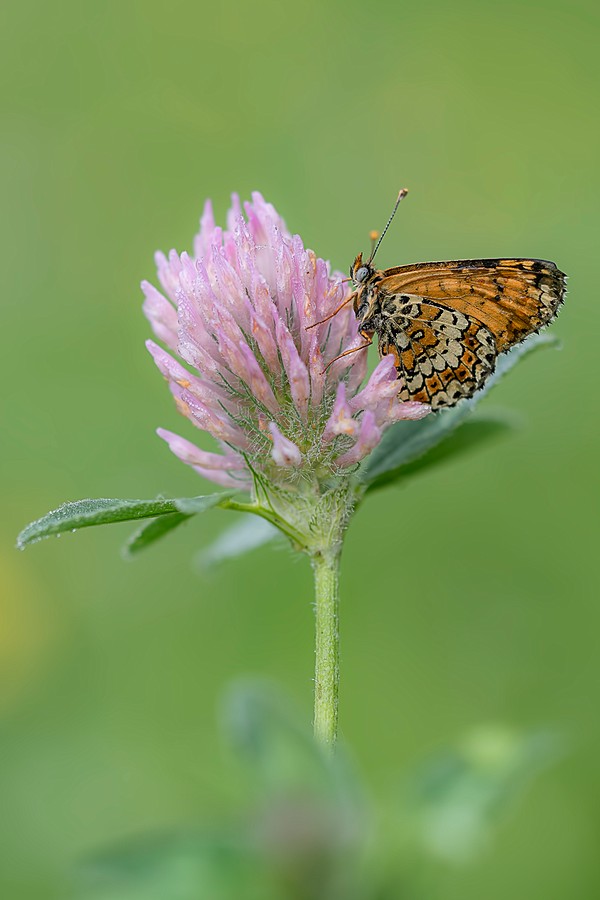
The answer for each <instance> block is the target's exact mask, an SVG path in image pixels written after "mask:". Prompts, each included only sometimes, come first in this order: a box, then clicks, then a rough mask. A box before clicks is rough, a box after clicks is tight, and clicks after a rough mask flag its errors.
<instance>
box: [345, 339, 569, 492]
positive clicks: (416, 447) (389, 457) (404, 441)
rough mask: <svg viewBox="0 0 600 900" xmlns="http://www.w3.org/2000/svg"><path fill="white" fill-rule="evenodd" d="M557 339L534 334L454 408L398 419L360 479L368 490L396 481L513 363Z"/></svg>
mask: <svg viewBox="0 0 600 900" xmlns="http://www.w3.org/2000/svg"><path fill="white" fill-rule="evenodd" d="M557 343H558V342H557V341H556V339H555V338H553V337H551V336H550V335H543V334H537V335H532V336H531V337H530V338H528V339H527V340H526V341H523V343H522V344H519V345H518V346H517V347H513V349H512V350H511V351H510V352H509V353H503V354H502V355H501V356H499V357H498V361H497V363H496V371H495V372H494V374H493V375H492V376H491V377H490V378H488V380H487V382H486V384H485V386H484V387H483V388H482V390H480V391H478V392H477V393H476V394H475V396H474V397H470V398H469V399H468V400H462V401H461V402H460V403H458V404H457V405H456V406H454V407H452V409H448V410H443V411H441V412H438V413H433V414H431V415H429V416H426V417H425V418H424V419H418V420H416V421H404V422H398V423H397V424H396V425H393V426H392V427H391V428H390V429H388V431H386V433H385V435H384V436H383V439H382V441H381V443H380V444H379V446H377V447H376V448H375V450H374V451H373V453H371V455H370V456H369V457H368V459H367V461H366V463H365V464H364V466H363V468H362V470H361V474H360V478H361V481H362V483H363V484H364V485H365V486H366V488H367V490H371V489H372V488H374V487H380V486H381V485H383V484H386V483H387V482H389V481H391V480H394V479H395V478H396V476H397V475H398V474H399V473H400V470H401V469H402V468H403V467H404V466H407V465H408V464H409V463H413V462H414V461H415V460H417V459H419V458H420V457H423V456H424V455H425V454H426V453H428V451H430V450H432V448H433V447H436V446H437V445H438V444H440V443H442V441H445V440H446V439H447V438H448V437H449V436H450V435H451V434H452V433H453V432H454V431H456V429H457V428H458V427H459V426H460V425H462V424H463V423H464V422H465V420H466V419H467V417H468V416H470V414H471V412H472V411H473V409H474V408H475V407H476V406H477V404H478V403H479V401H480V400H481V399H482V398H483V397H484V396H485V395H486V394H487V393H488V391H489V390H490V389H491V388H492V387H493V386H494V385H495V384H496V383H497V382H498V381H499V380H500V379H501V378H502V377H503V376H504V375H505V374H506V373H507V372H509V371H510V369H512V368H513V366H515V365H516V363H517V362H519V360H520V359H522V358H523V357H524V356H526V355H527V354H529V353H531V352H532V351H533V350H537V349H539V348H541V347H555V346H556V345H557Z"/></svg>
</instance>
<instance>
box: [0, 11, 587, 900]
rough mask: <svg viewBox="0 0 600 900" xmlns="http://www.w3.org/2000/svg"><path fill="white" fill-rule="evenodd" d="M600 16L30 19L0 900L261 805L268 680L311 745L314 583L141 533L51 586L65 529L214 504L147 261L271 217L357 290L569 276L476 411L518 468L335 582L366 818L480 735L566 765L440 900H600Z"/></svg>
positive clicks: (204, 537) (345, 700)
mask: <svg viewBox="0 0 600 900" xmlns="http://www.w3.org/2000/svg"><path fill="white" fill-rule="evenodd" d="M597 9H598V7H597V4H596V3H594V2H591V0H590V2H580V0H575V2H553V0H548V2H545V3H540V2H525V3H522V2H519V3H517V2H514V3H501V4H481V3H474V2H473V3H471V2H466V0H463V2H459V3H457V4H447V3H445V2H441V0H437V2H436V0H433V2H423V3H414V2H413V3H410V4H400V3H375V4H366V3H364V2H363V0H361V2H360V3H359V2H355V0H350V2H348V0H344V2H341V0H340V2H325V3H322V2H299V3H294V4H287V3H282V2H260V0H258V2H252V3H240V2H232V3H223V4H218V3H213V4H207V3H203V2H194V3H192V2H187V0H185V2H177V0H171V2H170V3H160V2H149V0H146V2H141V0H138V2H127V0H125V2H100V3H94V4H92V3H87V2H83V3H82V2H78V3H75V2H58V3H53V4H50V3H41V2H20V3H14V2H13V3H8V4H3V8H2V12H1V13H0V17H1V18H0V32H1V33H2V34H3V37H4V48H3V50H2V53H1V55H0V73H1V74H0V81H1V83H2V92H3V96H2V123H1V145H0V147H1V149H0V153H1V162H0V180H1V184H2V194H3V197H2V210H3V215H2V225H1V228H2V234H1V246H2V250H3V258H4V264H3V267H2V304H1V308H2V353H1V357H0V358H1V361H2V367H3V372H2V391H1V401H0V402H1V404H2V413H3V416H2V420H3V421H2V462H3V483H2V500H3V502H2V506H3V515H2V543H1V545H0V590H1V594H2V596H1V601H0V620H1V621H0V807H1V810H2V812H1V816H0V896H2V897H6V898H11V900H13V898H16V900H21V898H23V900H25V898H40V900H42V898H43V900H50V898H57V900H59V898H60V900H64V898H65V896H66V890H67V888H66V884H67V880H66V879H67V873H68V872H69V869H70V868H71V867H72V865H73V863H74V861H75V860H77V859H78V858H79V857H80V856H81V855H85V853H87V852H88V851H90V850H92V849H95V848H96V847H97V846H99V845H103V844H105V843H107V842H114V841H118V840H119V839H121V838H123V837H125V836H128V835H132V834H137V833H139V832H143V831H145V830H147V829H151V828H153V827H156V826H162V825H170V824H175V823H179V822H181V821H183V822H185V821H193V820H195V819H197V818H198V817H200V818H210V817H211V816H213V815H221V813H222V811H223V807H224V806H231V805H232V804H234V803H235V797H234V794H233V791H232V788H231V785H230V783H229V777H230V775H229V773H230V770H229V768H228V764H227V761H226V757H224V755H223V752H222V744H221V739H220V736H219V731H218V728H217V724H216V715H215V710H216V706H217V702H218V698H219V696H220V695H221V693H222V691H223V689H224V687H225V686H226V685H227V684H228V683H229V682H230V680H231V679H232V678H234V677H236V676H239V675H243V674H246V673H256V674H261V675H266V676H268V677H271V678H273V679H274V680H276V681H277V682H278V683H280V684H281V685H282V686H283V687H284V688H285V689H286V690H287V691H288V693H289V694H290V695H291V696H292V698H294V700H295V701H296V702H297V704H298V706H299V708H300V710H301V711H302V712H303V713H304V715H305V716H306V718H307V719H308V718H309V717H310V706H311V687H312V683H311V678H312V664H313V649H312V612H311V579H310V572H309V567H308V565H307V563H306V562H305V561H304V560H295V559H293V558H292V557H291V554H290V553H289V552H288V551H287V550H281V549H280V550H276V549H273V548H264V549H263V550H260V551H258V552H256V553H255V554H254V555H252V556H248V557H245V558H243V559H240V560H238V561H236V562H233V563H231V564H229V565H227V566H226V567H224V568H223V569H221V570H220V571H218V572H216V573H214V574H212V575H210V576H206V575H198V574H195V573H194V572H193V571H192V568H191V564H190V559H191V558H192V556H193V555H194V552H195V551H196V549H197V548H198V547H200V546H201V545H203V544H206V543H207V542H208V541H209V540H210V539H211V537H213V536H214V535H215V534H216V533H217V532H218V531H219V530H221V529H222V528H223V527H225V526H226V525H228V524H230V523H231V522H232V521H233V516H232V514H230V513H225V512H218V511H215V512H212V513H209V514H207V515H206V516H204V517H199V518H198V519H196V520H194V521H193V522H192V523H191V524H190V525H188V526H186V527H185V528H184V529H182V530H181V532H179V533H177V534H176V535H172V536H170V537H169V538H167V539H165V542H164V543H163V544H159V545H157V546H156V548H154V549H153V550H150V551H148V553H147V555H146V556H144V557H140V558H139V559H138V560H137V561H135V562H132V563H128V564H126V563H124V562H121V560H120V559H119V556H118V549H119V546H120V544H121V542H122V541H123V540H124V539H125V537H126V536H127V534H128V526H115V527H114V528H106V529H98V530H90V531H87V532H82V533H81V534H79V535H76V536H74V537H70V536H68V537H64V538H63V539H61V540H60V541H56V540H52V541H48V542H46V543H45V544H41V545H39V546H36V547H34V548H31V549H30V550H28V551H27V552H26V553H24V554H18V553H17V552H16V551H15V550H14V549H13V547H14V538H15V535H16V533H17V531H18V530H19V529H20V528H21V527H22V526H23V525H24V524H25V523H26V522H27V521H29V520H31V519H33V518H36V517H37V516H38V515H41V514H42V513H43V512H46V511H47V510H48V509H51V508H53V507H56V506H57V505H59V503H61V502H62V501H63V500H73V499H77V498H80V497H85V496H92V497H94V496H102V497H111V496H129V497H151V496H154V495H156V493H158V492H160V491H164V492H165V493H168V494H170V495H172V496H181V495H183V496H185V495H190V494H195V493H201V492H202V491H203V490H205V489H206V488H207V485H206V484H205V483H204V482H201V481H199V480H198V478H197V476H195V475H194V473H193V472H192V471H191V470H189V469H188V468H187V467H185V466H183V465H182V464H180V463H179V462H178V461H177V460H176V459H175V458H174V457H172V456H171V455H170V454H169V452H168V450H167V448H166V447H165V446H164V444H163V443H162V442H161V441H160V440H159V439H158V438H156V437H155V436H154V429H155V427H157V426H159V425H162V426H164V427H167V428H172V429H174V430H181V431H182V433H185V434H186V435H187V436H188V437H190V438H192V437H193V434H192V433H191V426H190V427H188V426H187V424H185V423H183V424H182V420H181V419H180V418H179V417H178V416H177V415H176V413H175V411H174V408H173V406H172V403H171V400H170V397H169V394H168V391H167V390H166V387H165V385H164V382H163V381H162V379H161V378H160V376H159V375H158V373H157V372H156V370H155V369H154V367H153V364H152V362H151V360H150V358H149V357H148V355H147V353H146V351H145V349H144V346H143V341H144V339H145V338H146V337H147V336H148V335H149V331H150V329H149V327H148V325H147V324H146V322H145V320H144V318H143V317H142V314H141V308H140V306H141V293H140V291H139V288H138V283H139V281H140V280H141V279H142V278H145V277H147V278H150V279H152V280H154V268H153V261H152V254H153V251H154V250H155V248H162V249H164V250H168V249H169V248H170V247H171V246H174V247H176V248H178V249H179V250H183V249H188V248H189V247H190V245H191V239H192V235H193V233H194V231H195V228H196V224H197V218H198V216H199V214H200V211H201V207H202V204H203V202H204V198H205V197H206V196H211V197H212V198H213V200H214V202H215V206H216V210H217V213H218V214H219V216H221V217H222V216H223V214H224V211H225V209H226V207H227V205H228V196H229V193H230V192H231V191H232V190H237V191H239V192H240V193H241V194H242V195H243V196H248V194H249V192H250V191H251V190H254V189H260V190H261V191H262V192H263V193H264V195H265V196H266V197H267V198H268V199H269V200H271V201H272V202H273V203H275V205H276V206H277V208H278V209H279V211H280V212H281V213H282V214H283V215H284V217H285V218H286V220H287V222H288V225H289V227H290V228H291V229H292V230H293V231H297V232H299V233H300V234H301V235H302V236H303V238H304V239H305V241H306V243H307V244H308V245H309V246H311V247H313V248H314V249H315V250H316V251H317V252H318V253H319V254H320V255H322V256H325V257H328V258H330V259H331V260H332V262H333V264H334V265H335V266H336V267H339V268H342V269H344V270H345V269H346V268H347V266H348V265H349V263H350V261H351V260H352V259H353V257H354V255H355V254H356V252H357V251H358V250H360V249H364V248H365V245H366V244H367V234H368V231H369V230H370V229H372V228H381V227H382V225H383V224H384V222H385V220H386V218H387V215H388V213H389V209H390V207H391V204H392V202H393V200H394V197H395V195H396V192H397V190H398V188H399V187H401V186H407V187H409V188H410V196H409V198H408V200H407V201H405V203H404V204H403V205H402V208H401V210H400V211H399V213H398V216H397V219H396V221H395V223H394V227H393V229H392V231H391V233H390V235H389V236H388V238H386V242H385V244H384V246H383V247H382V249H381V252H380V258H379V262H380V263H381V264H382V265H394V264H399V263H403V262H411V261H420V260H433V259H445V258H464V257H482V256H483V257H485V256H510V255H515V256H521V255H532V256H540V257H544V258H549V259H554V260H556V262H557V263H558V264H559V266H560V267H561V268H562V269H563V270H564V271H566V272H567V273H568V274H569V275H570V281H569V287H570V293H569V296H568V299H567V303H566V306H565V308H564V310H563V312H562V313H561V316H560V320H559V322H558V323H557V325H556V326H555V327H554V329H553V330H554V332H555V333H556V334H557V335H559V336H560V338H561V339H562V341H563V345H564V346H563V350H562V351H561V352H546V353H543V354H539V355H536V356H534V357H532V358H531V359H529V360H527V361H526V362H525V363H523V365H522V366H520V367H519V368H518V369H517V370H516V371H515V372H514V373H513V374H512V375H511V376H510V377H509V378H508V379H507V380H506V381H504V382H503V383H502V384H501V385H500V386H499V387H498V388H496V389H495V390H494V392H493V393H492V395H491V396H490V397H489V398H487V399H486V400H485V408H486V409H487V410H488V411H492V410H493V409H496V408H498V407H503V408H508V409H509V410H512V411H514V413H515V415H517V416H518V417H520V418H521V419H522V420H523V421H524V427H523V429H522V430H521V431H519V432H518V433H517V434H516V435H515V436H513V437H512V438H510V439H508V440H504V441H503V442H500V443H498V444H494V445H493V446H488V447H486V448H485V449H483V450H481V452H479V453H475V454H473V455H471V456H468V457H465V458H464V459H462V460H460V461H455V462H453V463H451V464H448V465H447V466H446V467H442V468H439V469H436V470H435V471H432V473H431V474H429V475H423V476H420V477H418V478H415V480H414V481H413V482H411V483H410V484H409V485H408V486H406V487H404V488H402V489H400V488H397V489H390V490H387V491H382V492H381V493H378V494H376V495H374V496H373V497H372V498H371V499H370V501H369V503H368V504H366V505H365V507H364V508H363V509H362V510H361V511H360V513H359V515H358V516H357V518H356V519H355V521H354V522H353V524H352V527H351V530H350V533H349V535H348V540H347V545H346V551H345V562H344V568H343V575H342V592H343V594H342V616H343V618H342V642H343V646H342V654H343V659H342V664H343V682H342V697H341V721H342V730H343V734H344V737H345V738H346V740H347V742H348V743H349V744H350V746H351V747H352V750H353V753H354V754H355V757H356V759H357V761H358V764H359V766H360V767H361V768H362V770H363V771H364V773H365V777H366V779H367V782H368V783H369V785H370V787H371V789H372V790H373V791H374V792H375V793H376V794H378V795H381V796H384V795H385V794H386V792H387V789H388V785H389V784H390V783H391V781H392V780H393V779H394V778H395V777H396V775H397V773H398V772H399V771H400V770H401V769H402V768H403V767H406V766H407V765H409V764H411V763H414V762H415V761H417V760H419V759H420V758H421V757H422V756H424V755H426V754H427V753H429V752H431V751H432V750H435V748H437V747H438V746H439V745H441V744H443V743H444V742H446V741H447V740H450V739H452V738H454V737H456V736H460V735H461V734H462V733H463V732H464V731H465V730H467V729H469V728H471V727H473V726H478V725H481V724H485V723H488V722H492V723H493V722H499V723H506V724H509V725H514V726H516V727H523V728H531V727H536V726H548V725H549V726H551V727H554V728H555V729H558V730H559V731H561V732H562V733H563V734H565V735H566V738H567V742H568V746H569V752H568V754H567V756H566V757H565V758H564V760H563V761H562V762H561V763H559V764H558V765H557V766H556V767H555V768H554V769H553V770H552V771H551V772H549V773H548V774H545V775H544V776H543V777H542V778H541V779H539V780H538V782H537V783H536V785H535V787H534V788H533V790H532V791H531V792H530V793H529V794H528V795H527V798H526V800H525V802H524V803H523V804H522V805H521V807H520V808H519V810H518V812H517V813H516V814H515V816H514V817H513V819H512V821H511V823H510V824H509V825H508V827H506V828H504V829H503V830H502V832H501V834H500V837H499V839H498V841H497V842H496V844H495V845H494V848H493V850H491V851H490V852H489V853H487V854H486V855H484V857H483V858H481V859H480V860H479V861H478V862H477V863H476V864H475V865H473V866H471V867H468V868H464V869H458V870H452V871H448V872H447V873H446V874H445V875H444V876H443V896H444V897H445V898H447V900H454V898H457V900H458V898H460V900H479V898H481V897H485V898H486V900H500V898H506V897H511V898H522V900H530V898H532V897H544V898H545V900H558V898H573V897H577V898H592V897H596V896H598V894H599V892H600V877H599V875H598V869H597V845H598V824H599V823H598V817H599V814H598V808H599V800H600V797H599V794H600V787H599V779H598V757H599V753H600V729H599V727H598V683H599V682H598V677H599V674H600V673H599V666H598V631H599V628H600V611H599V610H598V602H597V601H598V591H597V588H596V587H595V585H594V582H595V580H596V572H597V563H598V560H597V554H598V550H597V538H596V535H595V534H594V530H595V526H596V524H597V519H596V516H597V494H596V492H595V486H596V483H597V469H598V459H599V455H598V453H599V443H600V442H599V435H600V432H599V428H598V418H597V417H598V410H597V404H596V402H595V401H596V397H597V356H598V349H597V347H598V337H599V333H600V331H599V329H600V312H599V308H600V304H599V303H598V297H597V285H596V282H597V271H596V267H597V262H596V259H597V247H598V228H597V223H598V216H599V212H598V199H597V197H598V193H597V188H598V175H597V167H598V138H599V131H600V129H599V126H598V117H597V108H598V97H597V95H596V89H595V86H596V83H597V78H598V66H597V59H598V27H597V26H598V12H597Z"/></svg>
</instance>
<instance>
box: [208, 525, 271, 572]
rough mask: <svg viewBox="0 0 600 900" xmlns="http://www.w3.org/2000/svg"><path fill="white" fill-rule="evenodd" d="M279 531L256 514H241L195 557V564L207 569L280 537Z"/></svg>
mask: <svg viewBox="0 0 600 900" xmlns="http://www.w3.org/2000/svg"><path fill="white" fill-rule="evenodd" d="M280 535H281V532H280V531H279V530H278V529H277V528H275V526H274V525H271V523H270V522H267V521H266V519H261V518H259V517H258V516H243V518H241V519H240V520H239V522H235V524H234V525H232V526H231V527H230V528H227V529H226V530H225V531H223V532H222V533H221V534H220V535H219V536H218V538H217V539H216V540H215V541H213V543H212V544H210V545H209V546H208V547H206V548H205V549H204V550H202V551H201V552H200V553H199V554H198V556H197V557H196V563H197V566H198V567H199V568H201V569H209V568H212V567H213V566H217V565H219V564H220V563H222V562H225V561H226V560H228V559H233V558H234V557H236V556H242V554H244V553H250V552H251V551H252V550H256V549H257V548H258V547H262V546H263V545H264V544H268V543H270V541H273V540H275V539H276V538H278V537H280Z"/></svg>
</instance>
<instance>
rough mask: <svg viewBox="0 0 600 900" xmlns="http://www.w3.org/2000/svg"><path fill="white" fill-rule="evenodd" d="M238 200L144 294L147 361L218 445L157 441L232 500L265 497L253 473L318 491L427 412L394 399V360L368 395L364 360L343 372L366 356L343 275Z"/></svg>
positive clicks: (171, 437) (255, 206) (204, 226)
mask: <svg viewBox="0 0 600 900" xmlns="http://www.w3.org/2000/svg"><path fill="white" fill-rule="evenodd" d="M244 212H245V216H244V214H243V213H242V208H241V205H240V202H239V200H238V198H237V197H235V196H234V198H233V205H232V208H231V210H230V211H229V213H228V217H227V226H228V227H227V230H222V229H221V228H219V227H217V226H216V225H215V222H214V218H213V214H212V208H211V205H210V202H207V204H206V206H205V209H204V214H203V216H202V219H201V227H200V232H199V234H198V235H197V236H196V239H195V241H194V253H195V257H194V258H192V257H190V256H188V254H186V253H183V254H181V256H179V255H178V254H177V253H176V252H175V251H171V253H170V254H169V256H168V258H167V257H165V256H164V255H163V254H161V253H159V254H157V257H156V261H157V266H158V278H159V281H160V283H161V285H162V288H163V290H164V294H163V293H160V292H159V291H158V290H156V288H154V287H153V286H152V285H150V284H148V283H147V282H144V283H143V284H142V288H143V290H144V294H145V297H146V299H145V303H144V311H145V313H146V315H147V317H148V319H149V321H150V323H151V325H152V327H153V330H154V333H155V334H156V336H157V337H158V338H159V340H161V341H162V342H163V343H164V344H166V346H167V347H168V349H169V350H170V351H172V352H175V353H176V354H177V355H178V356H179V357H180V359H181V360H182V361H183V362H178V361H177V360H176V359H175V358H174V357H173V356H172V355H171V353H168V352H167V351H165V350H163V349H162V348H161V347H159V346H158V345H157V344H155V343H154V342H153V341H149V342H148V349H149V351H150V353H151V354H152V356H153V358H154V361H155V363H156V365H157V366H158V368H159V369H160V371H161V372H162V374H163V375H164V377H165V378H166V379H167V381H168V383H169V387H170V390H171V392H172V394H173V396H174V398H175V402H176V404H177V407H178V409H179V411H180V412H181V413H182V414H183V415H184V416H185V417H186V418H188V419H189V420H190V421H191V422H192V423H193V424H194V425H196V427H198V428H199V429H201V430H203V431H206V432H208V433H209V434H210V435H212V437H213V438H214V439H215V440H216V441H217V442H218V449H219V450H220V452H218V453H209V452H207V451H204V450H201V449H200V448H198V447H196V446H195V445H194V444H192V443H191V442H190V441H188V440H187V439H184V438H182V437H179V436H178V435H175V434H173V433H172V432H170V431H165V430H164V429H159V431H158V433H159V435H160V436H161V437H162V438H163V439H164V440H165V441H166V442H167V443H168V444H169V447H170V448H171V450H172V451H173V453H175V455H176V456H178V457H179V459H181V460H183V462H185V463H187V464H188V465H190V466H192V467H193V468H194V469H195V470H196V472H198V474H200V475H202V476H203V477H205V478H208V479H210V480H211V481H214V482H216V483H217V484H220V485H223V486H225V487H240V488H249V489H252V488H253V487H254V488H255V478H256V473H260V474H261V475H262V476H263V477H265V478H266V479H268V481H269V482H271V483H272V484H275V485H277V484H278V485H281V486H285V485H287V486H288V487H292V486H294V485H295V486H296V489H298V487H299V485H301V484H304V485H305V488H301V489H300V492H301V493H302V492H303V491H304V490H308V492H309V493H310V491H311V488H310V485H311V484H317V485H321V484H322V483H323V482H326V481H327V480H328V479H330V478H331V476H332V475H341V474H344V473H348V474H349V473H350V472H351V471H352V470H353V469H354V467H355V466H356V465H357V463H359V462H360V461H361V460H362V459H364V458H365V457H366V456H367V455H368V454H369V453H370V452H371V451H372V450H373V449H374V447H376V446H377V444H378V443H379V441H380V440H381V436H382V434H383V432H384V430H385V429H386V428H387V427H388V426H389V425H391V424H393V423H394V422H397V421H399V420H400V419H417V418H421V417H423V416H424V415H427V413H428V412H429V407H428V406H426V405H424V404H420V403H412V402H410V403H403V402H402V401H400V400H399V399H398V391H399V387H400V385H399V382H398V378H397V373H396V370H395V367H394V361H393V359H392V358H391V357H389V356H387V357H385V358H384V359H383V360H381V362H380V363H379V364H378V366H377V368H376V369H375V371H374V372H373V373H372V375H371V376H370V378H369V379H368V381H367V383H366V385H365V386H364V387H362V388H361V385H362V383H363V381H364V378H365V374H366V365H367V355H366V353H367V351H366V350H364V349H363V350H358V351H357V352H356V353H352V354H351V355H349V356H346V357H344V358H342V359H339V360H337V361H336V362H334V363H333V365H331V366H329V368H328V367H327V364H328V363H329V362H330V361H331V360H332V359H334V358H335V357H336V356H338V355H339V354H340V353H342V352H344V351H345V350H349V349H354V348H355V347H359V346H360V345H361V344H362V343H363V339H362V338H361V336H360V335H359V334H358V328H357V322H356V317H355V315H354V312H353V310H352V309H351V308H350V307H349V306H345V307H343V308H342V309H340V311H339V312H338V313H337V314H336V315H335V316H333V317H332V318H330V319H329V320H328V321H327V322H324V323H322V324H320V325H316V326H315V327H309V326H313V325H314V323H316V322H320V320H322V319H325V318H326V317H327V316H330V315H331V313H332V312H333V311H334V310H335V309H337V308H338V307H339V306H340V305H341V304H342V303H343V301H344V299H345V298H346V297H347V296H348V291H347V288H346V285H345V284H344V282H343V280H342V277H341V276H340V275H339V273H333V274H332V273H331V272H330V270H329V264H328V263H327V262H325V261H324V260H322V259H320V258H318V257H317V256H316V255H315V254H314V253H313V252H312V251H311V250H307V249H305V247H304V245H303V243H302V241H301V239H300V237H299V236H298V235H291V234H290V233H289V232H288V231H287V229H286V227H285V224H284V222H283V220H282V219H281V218H280V217H279V215H278V214H277V212H276V211H275V209H274V208H273V207H272V206H271V205H270V204H268V203H266V202H265V201H264V200H263V198H262V197H261V195H260V194H258V193H255V194H253V196H252V202H250V203H245V204H244Z"/></svg>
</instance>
